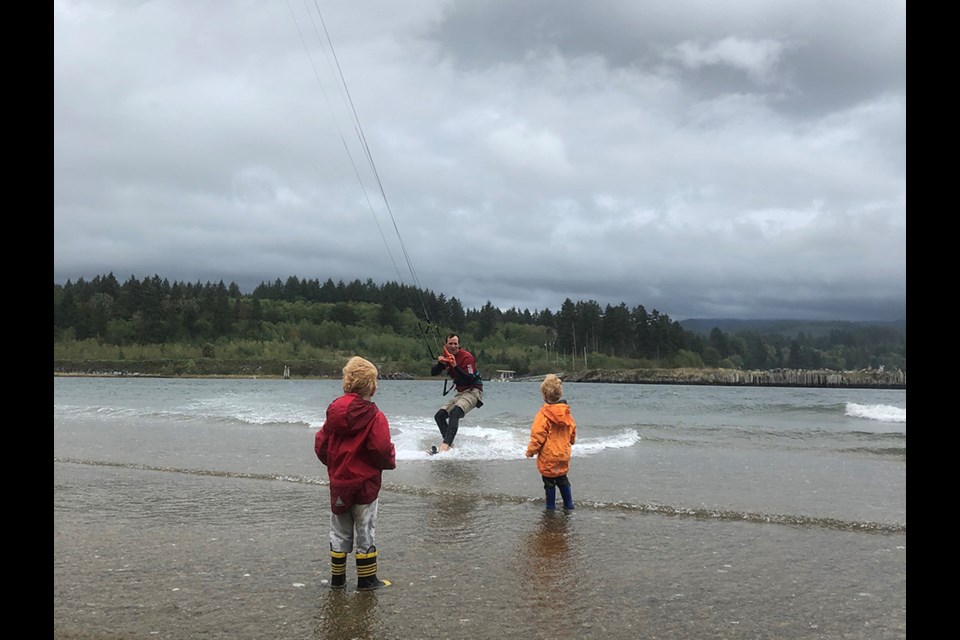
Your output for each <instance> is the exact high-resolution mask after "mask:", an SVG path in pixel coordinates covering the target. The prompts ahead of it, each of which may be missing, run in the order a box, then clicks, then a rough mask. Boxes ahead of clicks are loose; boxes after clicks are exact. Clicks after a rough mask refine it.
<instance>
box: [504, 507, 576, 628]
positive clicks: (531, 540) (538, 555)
mask: <svg viewBox="0 0 960 640" xmlns="http://www.w3.org/2000/svg"><path fill="white" fill-rule="evenodd" d="M574 517H575V515H574V514H573V513H568V512H565V511H562V510H556V511H551V510H546V509H545V510H544V511H543V512H542V513H541V514H540V518H539V521H538V522H537V525H536V528H535V529H534V530H533V531H532V532H530V533H529V534H527V535H526V536H525V537H524V539H523V541H522V543H521V545H520V548H519V553H520V556H521V557H520V561H519V562H518V563H517V566H518V567H520V576H519V581H520V585H521V588H522V591H523V592H525V593H527V594H529V598H530V601H529V605H531V606H530V609H531V611H530V613H531V615H532V616H533V617H534V619H535V624H536V627H537V628H538V629H541V630H545V631H546V630H550V633H551V635H552V637H557V638H565V637H572V636H570V635H569V634H568V632H567V631H566V630H565V629H564V627H565V626H566V625H564V624H563V620H564V619H566V620H567V621H568V622H569V620H570V617H571V616H573V617H577V615H578V613H579V612H578V611H577V607H576V602H577V592H576V590H575V589H576V585H577V581H578V578H582V577H583V576H584V575H585V574H584V567H582V566H581V564H582V553H583V550H582V549H580V548H579V542H578V536H577V535H576V534H575V531H574V528H573V525H574V522H573V519H574Z"/></svg>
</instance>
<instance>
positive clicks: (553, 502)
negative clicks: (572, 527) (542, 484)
mask: <svg viewBox="0 0 960 640" xmlns="http://www.w3.org/2000/svg"><path fill="white" fill-rule="evenodd" d="M544 491H546V493H547V509H556V508H557V488H556V487H550V488H549V489H544Z"/></svg>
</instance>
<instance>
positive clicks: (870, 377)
mask: <svg viewBox="0 0 960 640" xmlns="http://www.w3.org/2000/svg"><path fill="white" fill-rule="evenodd" d="M556 373H557V375H559V376H560V377H561V378H562V379H563V381H564V382H599V383H608V384H676V385H702V386H715V387H731V386H733V387H811V388H842V389H906V388H907V374H906V373H905V372H903V371H901V370H899V369H896V370H894V371H884V370H882V369H863V370H859V371H830V370H827V369H817V370H806V369H774V370H770V371H740V370H737V369H695V368H680V369H586V370H583V371H573V372H570V373H567V372H562V371H559V372H556ZM53 375H54V377H88V378H131V377H135V378H224V379H227V378H248V379H263V380H284V379H290V375H289V374H287V375H260V374H249V373H242V374H207V375H189V374H182V375H164V374H157V373H142V372H137V371H65V370H56V369H55V370H54V372H53ZM544 375H545V374H534V375H525V376H515V377H511V378H509V379H505V380H502V381H503V382H524V381H531V380H541V379H542V378H543V376H544ZM295 378H296V379H300V380H333V379H339V378H337V377H336V376H295ZM380 378H381V379H382V380H435V379H436V378H431V377H429V376H415V375H413V374H410V373H404V372H383V373H382V374H381V376H380ZM500 381H501V380H499V379H498V380H497V382H500Z"/></svg>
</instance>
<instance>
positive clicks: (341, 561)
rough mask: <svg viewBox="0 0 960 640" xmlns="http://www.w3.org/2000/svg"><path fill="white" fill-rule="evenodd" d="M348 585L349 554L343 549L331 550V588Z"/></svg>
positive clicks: (340, 587) (341, 587)
mask: <svg viewBox="0 0 960 640" xmlns="http://www.w3.org/2000/svg"><path fill="white" fill-rule="evenodd" d="M345 586H347V554H346V553H344V552H343V551H330V588H331V589H343V588H344V587H345Z"/></svg>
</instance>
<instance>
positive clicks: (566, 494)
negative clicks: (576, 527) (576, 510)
mask: <svg viewBox="0 0 960 640" xmlns="http://www.w3.org/2000/svg"><path fill="white" fill-rule="evenodd" d="M560 495H561V496H562V497H563V508H564V509H573V490H572V489H571V488H570V485H569V484H565V485H563V486H562V487H560Z"/></svg>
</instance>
